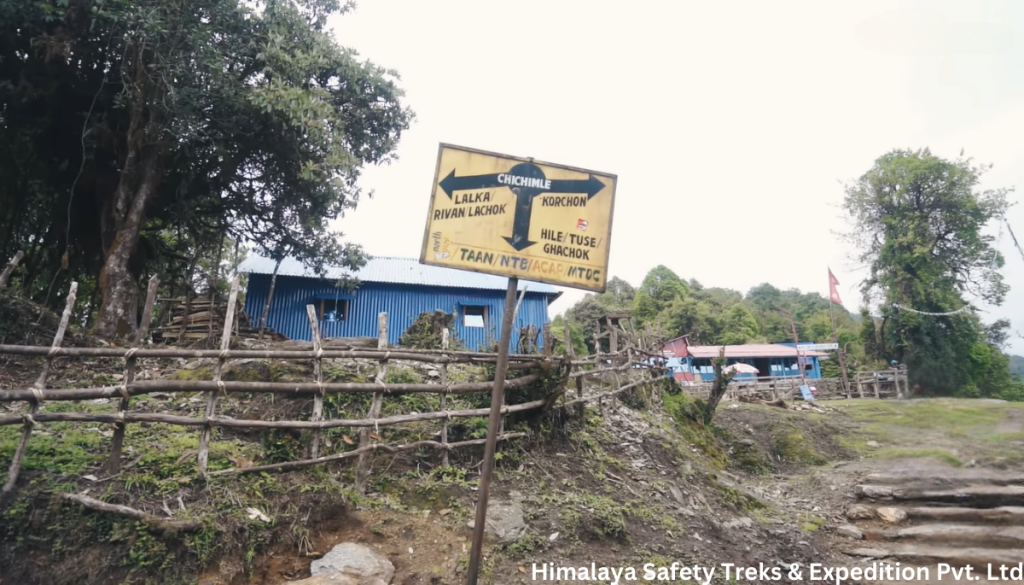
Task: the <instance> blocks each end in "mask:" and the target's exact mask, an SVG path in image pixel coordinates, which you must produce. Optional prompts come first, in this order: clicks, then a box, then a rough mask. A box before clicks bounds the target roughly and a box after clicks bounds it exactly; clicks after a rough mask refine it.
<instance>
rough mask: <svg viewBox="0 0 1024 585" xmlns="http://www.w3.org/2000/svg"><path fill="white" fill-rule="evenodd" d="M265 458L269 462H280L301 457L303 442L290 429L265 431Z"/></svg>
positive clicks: (263, 435)
mask: <svg viewBox="0 0 1024 585" xmlns="http://www.w3.org/2000/svg"><path fill="white" fill-rule="evenodd" d="M262 438H263V459H264V460H265V461H266V462H267V463H280V462H283V461H295V460H296V459H300V457H299V456H298V455H299V451H300V447H301V443H300V442H299V439H298V438H297V437H296V436H295V434H294V433H292V432H290V431H289V429H270V430H267V431H263V434H262Z"/></svg>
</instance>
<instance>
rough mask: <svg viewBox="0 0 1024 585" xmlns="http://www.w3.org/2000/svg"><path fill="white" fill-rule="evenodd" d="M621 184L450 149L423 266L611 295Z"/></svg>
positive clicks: (441, 165) (436, 190)
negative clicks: (610, 259)
mask: <svg viewBox="0 0 1024 585" xmlns="http://www.w3.org/2000/svg"><path fill="white" fill-rule="evenodd" d="M615 183H616V177H615V175H610V174H608V173H598V172H595V171H587V170H583V169H577V168H573V167H567V166H564V165H556V164H551V163H542V162H537V161H534V160H532V159H523V158H517V157H512V156H506V155H502V154H494V153H490V152H484V151H480V150H474V149H469V148H464V147H461V146H451V145H448V144H442V145H441V147H440V149H439V152H438V159H437V172H436V175H435V178H434V187H433V191H432V196H431V202H430V215H429V217H428V218H427V229H426V232H425V233H424V235H423V250H422V252H421V254H420V263H422V264H431V265H435V266H445V267H448V268H457V269H460V270H471V271H474V272H483V273H487V274H495V275H499V276H509V277H512V276H516V277H520V278H523V279H526V280H533V281H537V282H546V283H548V284H556V285H561V286H568V287H573V288H581V289H584V290H591V291H596V292H603V291H604V289H605V281H606V277H607V275H608V251H609V244H610V243H611V242H610V239H611V229H612V209H613V208H614V203H615Z"/></svg>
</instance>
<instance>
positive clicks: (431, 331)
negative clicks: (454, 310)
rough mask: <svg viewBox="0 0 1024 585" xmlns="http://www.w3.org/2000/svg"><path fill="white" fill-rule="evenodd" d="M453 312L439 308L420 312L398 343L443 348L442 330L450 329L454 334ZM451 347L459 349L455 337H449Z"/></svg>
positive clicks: (413, 346)
mask: <svg viewBox="0 0 1024 585" xmlns="http://www.w3.org/2000/svg"><path fill="white" fill-rule="evenodd" d="M452 321H453V319H452V314H451V313H445V312H444V311H441V310H437V311H434V312H433V313H420V316H419V317H417V318H416V320H415V321H413V322H412V325H410V326H409V328H408V329H406V330H405V333H403V334H402V337H401V338H400V339H399V340H398V345H400V346H402V347H409V348H412V349H442V348H441V342H442V337H441V336H442V331H443V330H445V329H448V331H449V333H451V334H454V333H455V329H454V328H453V327H452ZM448 347H449V349H457V348H456V343H455V339H454V338H452V337H449V340H448Z"/></svg>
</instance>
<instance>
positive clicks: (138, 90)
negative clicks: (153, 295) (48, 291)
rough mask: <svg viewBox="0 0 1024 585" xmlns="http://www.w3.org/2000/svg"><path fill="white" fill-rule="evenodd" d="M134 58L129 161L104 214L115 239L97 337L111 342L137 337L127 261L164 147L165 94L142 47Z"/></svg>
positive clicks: (103, 279) (103, 276) (102, 282)
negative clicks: (160, 137)
mask: <svg viewBox="0 0 1024 585" xmlns="http://www.w3.org/2000/svg"><path fill="white" fill-rule="evenodd" d="M133 49H134V51H132V52H131V65H130V71H131V73H130V75H131V84H130V86H129V88H130V92H131V99H132V101H131V118H130V122H129V125H128V132H127V138H126V143H125V152H126V155H125V160H124V166H123V167H122V170H121V175H120V178H119V181H118V184H117V189H115V190H114V195H113V202H112V205H110V206H109V207H108V208H107V209H106V210H105V211H106V213H105V214H104V215H105V220H106V223H107V227H108V233H109V234H111V235H112V236H113V240H112V241H111V242H110V244H109V246H108V247H107V250H106V257H105V259H104V261H103V268H102V269H101V270H100V277H99V287H100V290H101V291H102V294H103V302H102V304H101V305H100V313H99V316H98V317H97V319H96V333H98V334H100V335H104V336H107V337H126V336H129V335H132V334H134V333H135V327H136V323H137V315H136V311H135V309H136V308H137V303H138V292H139V291H138V286H137V282H136V281H137V279H136V275H134V274H132V271H131V266H130V264H129V259H130V258H131V256H132V253H133V252H134V251H135V246H136V244H137V243H138V241H139V232H140V231H141V229H142V225H143V223H144V222H145V218H146V207H147V205H148V204H149V202H150V200H151V199H153V197H154V195H155V194H156V190H157V188H158V187H159V185H160V158H161V147H160V141H159V133H160V132H159V131H160V128H162V126H163V121H164V120H163V115H162V111H163V110H162V108H161V106H159V105H150V104H160V103H161V102H162V97H163V96H162V92H163V91H164V88H163V87H162V86H160V85H158V83H159V82H158V81H155V80H154V78H152V76H151V75H149V73H148V72H147V71H146V70H145V67H146V55H145V49H144V47H143V46H142V45H141V44H135V46H134V47H133Z"/></svg>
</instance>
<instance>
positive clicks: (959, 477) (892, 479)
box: [864, 469, 1024, 488]
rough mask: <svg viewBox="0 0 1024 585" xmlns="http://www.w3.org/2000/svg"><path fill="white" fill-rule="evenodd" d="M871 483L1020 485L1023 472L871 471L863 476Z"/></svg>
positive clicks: (977, 470)
mask: <svg viewBox="0 0 1024 585" xmlns="http://www.w3.org/2000/svg"><path fill="white" fill-rule="evenodd" d="M864 483H867V484H872V485H917V486H922V487H923V486H930V487H933V488H950V487H958V486H965V485H982V484H988V485H999V486H1006V485H1021V486H1024V473H1011V472H1004V471H998V470H995V469H950V470H945V471H943V473H942V475H921V474H914V473H872V474H870V475H868V476H866V477H865V478H864Z"/></svg>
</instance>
